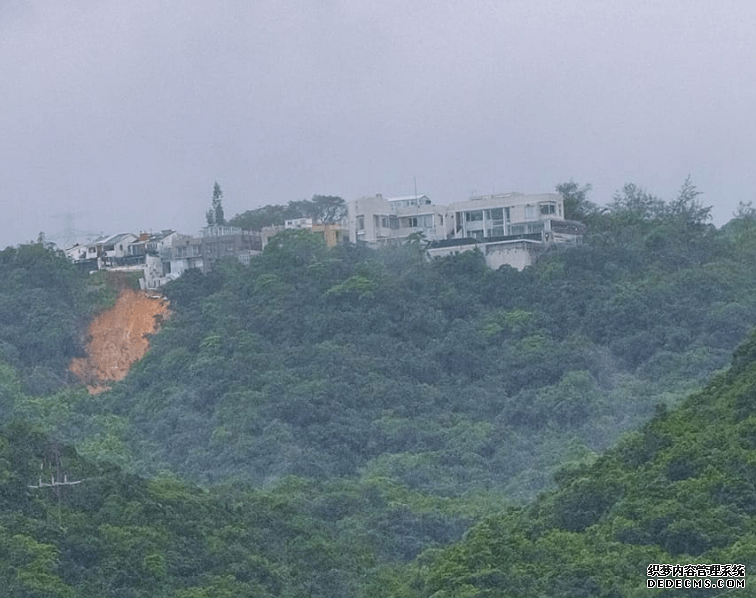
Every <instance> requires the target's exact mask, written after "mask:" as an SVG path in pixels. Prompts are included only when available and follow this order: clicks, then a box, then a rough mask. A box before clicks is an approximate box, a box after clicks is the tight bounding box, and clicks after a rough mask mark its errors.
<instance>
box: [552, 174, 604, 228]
mask: <svg viewBox="0 0 756 598" xmlns="http://www.w3.org/2000/svg"><path fill="white" fill-rule="evenodd" d="M590 190H591V185H590V184H588V185H583V186H582V187H581V186H580V185H578V184H577V183H576V182H575V181H570V182H569V183H560V184H559V185H557V186H556V191H557V192H558V193H560V194H561V195H562V197H563V198H564V217H565V218H566V219H568V220H582V219H583V218H584V217H585V216H586V215H587V214H588V213H589V212H591V211H593V210H595V209H596V205H595V204H593V203H591V202H590V201H588V199H587V197H588V192H589V191H590Z"/></svg>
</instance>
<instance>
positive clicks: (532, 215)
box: [525, 206, 535, 220]
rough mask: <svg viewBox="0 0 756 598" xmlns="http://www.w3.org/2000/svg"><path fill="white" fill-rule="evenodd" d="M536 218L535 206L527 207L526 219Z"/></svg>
mask: <svg viewBox="0 0 756 598" xmlns="http://www.w3.org/2000/svg"><path fill="white" fill-rule="evenodd" d="M530 218H535V206H525V219H526V220H527V219H530Z"/></svg>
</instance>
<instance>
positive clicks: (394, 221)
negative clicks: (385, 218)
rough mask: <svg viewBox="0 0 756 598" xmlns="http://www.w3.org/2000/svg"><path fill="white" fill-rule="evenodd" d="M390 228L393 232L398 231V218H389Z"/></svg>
mask: <svg viewBox="0 0 756 598" xmlns="http://www.w3.org/2000/svg"><path fill="white" fill-rule="evenodd" d="M389 228H390V229H391V230H397V229H398V228H399V218H397V217H396V216H392V217H391V218H389Z"/></svg>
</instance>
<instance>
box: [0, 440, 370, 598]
mask: <svg viewBox="0 0 756 598" xmlns="http://www.w3.org/2000/svg"><path fill="white" fill-rule="evenodd" d="M40 464H42V467H43V468H42V469H40ZM59 469H60V472H63V473H64V475H65V476H66V479H68V480H69V481H77V482H78V481H80V482H81V483H80V484H78V485H71V486H60V487H58V488H57V490H59V496H58V495H57V494H56V489H54V488H49V487H42V488H30V487H29V486H37V485H39V480H40V479H41V481H42V482H45V481H46V482H50V481H51V477H50V476H52V475H55V476H56V478H55V479H56V480H58V479H63V478H62V476H60V473H58V470H59ZM287 490H288V492H283V491H280V492H278V493H276V494H271V493H268V492H264V491H252V490H249V491H245V492H240V491H238V490H236V491H234V492H230V491H227V490H224V489H223V488H216V489H214V490H213V491H212V492H206V491H202V490H198V489H196V488H192V487H189V486H187V485H185V484H184V483H182V482H181V481H179V480H178V479H177V478H175V477H173V476H170V475H163V476H158V477H156V478H153V479H152V480H150V481H146V480H144V479H142V478H138V477H136V476H133V475H127V474H124V473H123V472H121V471H120V470H119V469H117V468H115V467H113V466H102V465H100V466H98V465H94V464H92V463H91V462H88V461H86V460H82V459H81V458H79V457H78V456H77V455H76V453H75V452H74V451H72V450H71V449H70V448H65V447H62V446H61V445H59V444H57V443H55V442H51V441H49V440H47V439H45V438H44V437H42V436H40V435H39V434H38V433H35V432H32V431H31V430H29V429H28V428H27V427H25V426H21V425H13V426H11V427H10V428H8V429H6V430H5V431H4V432H3V433H1V434H0V584H2V595H3V596H7V597H8V598H90V597H91V598H96V597H98V598H99V597H106V596H119V597H123V598H142V597H143V598H232V597H233V598H235V597H237V596H259V597H261V598H264V597H267V596H281V597H294V596H312V597H323V598H332V597H337V598H338V597H342V596H343V597H346V596H350V595H352V594H349V593H345V589H346V588H348V587H350V585H352V580H351V577H353V576H354V572H356V571H360V570H361V569H362V568H363V567H369V566H370V565H371V562H372V561H373V560H374V558H373V557H372V556H371V554H370V552H369V551H368V550H366V549H365V547H360V546H356V545H354V544H351V545H349V546H345V545H343V544H342V543H340V542H339V541H338V538H337V537H336V535H335V532H334V530H332V529H329V528H328V527H327V526H326V525H324V524H323V523H322V522H319V521H316V520H314V519H313V518H312V517H309V516H308V515H307V514H305V513H303V512H302V511H301V509H299V508H298V506H297V501H298V498H297V488H296V487H292V488H288V489H287Z"/></svg>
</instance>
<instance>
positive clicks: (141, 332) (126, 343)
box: [69, 289, 169, 394]
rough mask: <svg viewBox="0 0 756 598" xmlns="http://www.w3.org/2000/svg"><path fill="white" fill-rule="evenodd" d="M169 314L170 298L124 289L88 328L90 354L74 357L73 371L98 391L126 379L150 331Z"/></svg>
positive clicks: (88, 349) (95, 391)
mask: <svg viewBox="0 0 756 598" xmlns="http://www.w3.org/2000/svg"><path fill="white" fill-rule="evenodd" d="M168 314H169V311H168V302H167V301H166V300H165V299H162V298H159V297H151V296H148V295H145V294H144V293H142V292H140V291H135V290H133V289H123V290H122V291H121V292H120V293H119V295H118V299H117V300H116V303H115V305H114V306H113V307H112V308H111V309H109V310H107V311H104V312H103V313H101V314H100V315H98V316H97V317H96V318H95V319H94V320H93V321H92V323H91V324H90V325H89V328H88V330H87V339H88V340H87V344H86V352H87V357H83V358H74V359H72V360H71V364H70V367H69V369H70V371H71V372H72V373H73V374H74V375H75V376H76V377H77V378H79V379H80V380H81V381H82V382H84V383H85V384H86V385H87V388H88V389H89V392H90V393H92V394H96V393H98V392H102V391H104V390H107V389H108V388H109V386H108V383H109V382H115V381H118V380H122V379H123V378H124V377H125V376H126V374H127V373H128V371H129V368H130V367H131V365H132V364H133V363H134V362H136V361H138V360H139V359H141V358H142V357H143V356H144V354H145V353H146V352H147V349H148V348H149V340H148V338H147V335H149V334H152V333H154V332H156V331H157V329H158V327H159V325H160V322H161V321H162V320H163V319H164V318H166V317H167V316H168Z"/></svg>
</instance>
